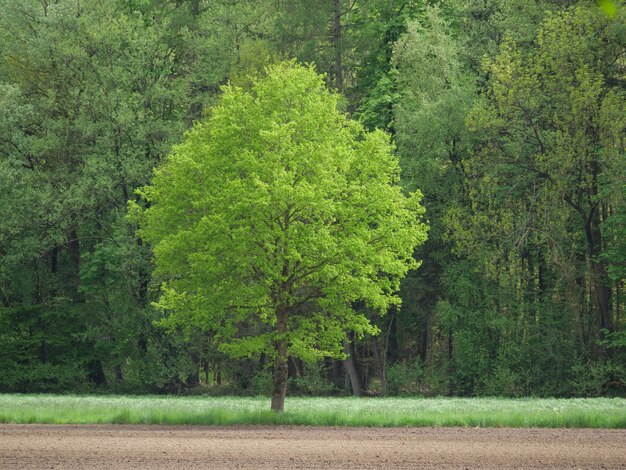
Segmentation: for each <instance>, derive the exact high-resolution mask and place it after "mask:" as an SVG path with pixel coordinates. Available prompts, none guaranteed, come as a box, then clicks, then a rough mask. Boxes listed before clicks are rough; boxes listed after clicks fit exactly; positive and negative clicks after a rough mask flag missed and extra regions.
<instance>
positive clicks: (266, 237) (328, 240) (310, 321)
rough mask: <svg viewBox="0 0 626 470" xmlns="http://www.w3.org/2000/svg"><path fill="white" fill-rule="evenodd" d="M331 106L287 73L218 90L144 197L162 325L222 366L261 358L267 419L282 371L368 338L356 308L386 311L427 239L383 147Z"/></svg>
mask: <svg viewBox="0 0 626 470" xmlns="http://www.w3.org/2000/svg"><path fill="white" fill-rule="evenodd" d="M338 98H339V97H338V95H336V94H333V93H331V92H329V91H328V90H327V89H326V88H325V86H324V82H323V77H322V76H320V75H318V74H317V73H316V72H315V71H314V70H313V69H312V68H307V67H303V66H300V65H296V64H295V63H293V62H288V63H282V64H279V65H276V66H273V67H270V68H268V70H267V75H266V76H265V77H264V78H260V79H258V80H257V81H256V82H255V83H254V84H253V86H252V88H251V89H250V90H249V91H244V90H242V89H240V88H235V87H230V86H229V87H226V88H225V89H224V95H223V97H222V98H221V100H220V102H219V104H218V105H217V106H215V107H214V108H213V109H212V110H211V114H210V118H209V120H208V121H207V122H204V123H199V124H197V125H196V126H195V127H194V129H193V130H192V131H190V132H189V133H188V134H187V136H186V139H185V141H184V143H183V144H181V145H180V146H178V147H177V148H176V149H175V151H174V153H173V154H172V155H171V156H170V157H169V158H168V159H167V161H166V162H165V163H164V164H163V165H161V166H160V167H159V169H158V170H157V172H156V174H155V177H154V180H153V183H152V185H151V186H148V187H146V188H145V189H144V190H143V194H144V196H145V197H146V199H147V200H148V201H149V202H150V205H149V207H148V208H147V209H146V210H145V211H143V213H142V214H141V221H142V229H141V231H140V233H141V236H142V237H143V238H144V239H145V240H146V241H147V242H149V243H150V244H151V245H152V246H153V248H154V253H155V257H156V263H157V271H156V274H157V275H158V276H160V277H161V278H162V279H163V280H164V282H165V284H164V288H163V294H162V296H161V299H160V302H159V304H160V306H161V308H163V309H164V310H166V311H168V312H169V313H170V316H169V322H170V323H171V324H185V325H193V326H201V327H207V326H210V327H211V328H212V329H213V330H214V331H215V334H216V339H217V340H218V341H219V342H220V348H221V349H222V350H223V351H225V352H227V353H229V354H230V355H232V356H236V357H245V356H250V355H253V354H257V353H265V354H266V355H268V356H270V357H273V358H274V361H275V362H274V385H273V391H272V409H273V410H275V411H280V410H282V409H283V407H284V399H285V392H286V384H287V360H288V357H289V356H293V357H297V358H301V359H304V360H314V359H319V358H322V357H325V356H334V357H341V355H342V342H343V341H344V340H345V339H346V331H351V332H355V333H356V334H357V335H362V334H363V333H366V332H369V333H375V328H374V327H373V326H372V325H371V324H370V323H369V321H368V319H367V317H366V316H365V315H364V314H363V313H362V312H360V311H359V310H358V309H356V308H355V306H356V305H362V306H365V307H367V308H369V309H373V310H376V311H379V312H381V313H384V312H385V311H387V309H388V308H389V307H390V306H391V305H394V304H398V303H399V302H400V299H399V297H398V296H397V295H396V293H397V290H398V287H399V281H400V279H401V278H402V277H403V276H404V275H405V274H406V273H407V271H408V270H409V269H411V268H415V267H417V262H416V261H415V260H414V258H413V253H414V250H415V248H416V247H417V246H419V245H420V244H421V243H423V242H424V240H425V238H426V226H425V225H424V223H423V222H421V216H422V213H423V209H422V208H421V206H420V204H419V201H420V197H421V194H420V193H419V191H416V192H414V193H412V194H410V195H406V194H404V193H403V191H402V190H401V188H400V187H399V186H398V184H397V183H398V179H399V165H398V161H397V158H396V157H395V156H394V155H393V152H392V146H391V144H390V142H389V137H388V135H386V134H385V133H383V132H381V131H376V132H371V133H368V132H366V131H365V130H364V129H363V128H362V126H361V125H360V124H358V123H356V122H352V121H350V120H348V119H347V118H346V117H345V116H344V115H343V114H341V113H340V112H338V110H337V101H338Z"/></svg>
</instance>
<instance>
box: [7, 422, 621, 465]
mask: <svg viewBox="0 0 626 470" xmlns="http://www.w3.org/2000/svg"><path fill="white" fill-rule="evenodd" d="M503 467H504V468H623V469H626V430H605V429H602V430H592V429H493V428H492V429H472V428H402V429H398V428H393V429H388V428H387V429H381V428H314V427H252V426H235V427H191V426H178V427H171V426H67V425H66V426H56V425H0V468H2V469H33V468H37V469H41V468H57V469H58V468H107V469H111V468H141V469H148V468H182V469H195V468H225V469H234V468H248V469H269V468H271V469H276V468H281V469H282V468H307V469H312V468H316V469H328V468H342V469H356V468H359V469H372V468H384V469H396V468H405V469H409V468H410V469H415V468H461V469H464V468H503Z"/></svg>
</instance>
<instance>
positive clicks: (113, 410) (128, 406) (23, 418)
mask: <svg viewBox="0 0 626 470" xmlns="http://www.w3.org/2000/svg"><path fill="white" fill-rule="evenodd" d="M0 422H2V423H46V424H169V425H183V424H191V425H236V424H241V425H243V424H254V425H309V426H369V427H391V426H469V427H517V428H526V427H542V428H616V429H617V428H626V399H622V398H585V399H532V398H523V399H504V398H301V397H294V398H289V399H288V400H287V403H286V406H285V412H284V413H280V414H276V413H272V412H270V411H269V399H268V398H265V397H254V398H241V397H220V398H214V397H211V398H208V397H173V396H79V395H17V394H14V395H9V394H4V395H2V394H0Z"/></svg>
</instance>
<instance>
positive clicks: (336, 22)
mask: <svg viewBox="0 0 626 470" xmlns="http://www.w3.org/2000/svg"><path fill="white" fill-rule="evenodd" d="M333 10H334V13H335V17H334V19H333V31H332V41H333V47H334V49H335V84H336V85H337V91H338V92H339V93H341V92H342V91H343V64H342V60H341V59H342V58H341V0H333Z"/></svg>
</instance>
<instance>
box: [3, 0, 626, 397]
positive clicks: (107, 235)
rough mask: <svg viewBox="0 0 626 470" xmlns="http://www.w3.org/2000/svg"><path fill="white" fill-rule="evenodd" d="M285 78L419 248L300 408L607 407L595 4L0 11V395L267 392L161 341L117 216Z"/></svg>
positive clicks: (130, 241) (130, 1)
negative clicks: (205, 131) (374, 182)
mask: <svg viewBox="0 0 626 470" xmlns="http://www.w3.org/2000/svg"><path fill="white" fill-rule="evenodd" d="M288 58H296V59H297V60H299V61H301V62H303V63H313V64H315V65H316V67H317V70H318V71H319V72H323V73H326V80H327V83H328V86H329V87H331V88H334V89H336V90H337V91H339V92H340V93H342V95H343V97H344V98H343V102H342V106H343V107H344V110H345V112H347V113H349V114H351V115H352V117H354V118H358V119H360V120H361V121H362V122H363V123H364V125H365V126H366V127H367V128H369V129H374V128H382V129H385V130H387V131H388V132H389V133H391V135H392V136H393V138H394V140H395V142H396V147H397V149H396V151H397V153H398V155H399V157H400V160H401V162H402V165H403V184H404V185H405V186H406V188H407V189H410V190H413V189H415V188H419V189H421V191H422V192H423V193H424V200H423V204H424V205H425V207H426V210H427V218H428V221H429V225H430V232H429V240H428V241H427V242H426V244H425V245H424V246H423V247H422V248H421V249H420V251H419V253H416V257H417V258H418V259H421V260H422V266H421V267H420V268H419V269H418V270H417V271H415V272H412V273H411V275H410V276H409V277H408V278H407V279H406V280H405V282H404V283H403V287H402V291H401V295H402V299H403V304H402V307H401V308H399V309H394V310H392V311H390V312H388V314H387V315H386V316H383V317H379V316H377V315H373V314H372V318H371V321H372V322H373V323H374V324H376V325H377V326H378V327H379V328H380V330H381V332H380V334H379V335H377V336H373V337H365V338H353V341H352V342H351V343H346V344H345V352H346V353H347V355H348V358H347V359H346V360H345V361H337V360H331V359H328V360H326V361H324V362H323V363H319V364H304V363H302V362H300V361H296V360H292V361H290V371H289V374H290V377H291V384H290V386H291V387H293V390H294V391H295V392H300V393H310V394H321V393H354V394H361V393H372V394H376V393H386V394H397V393H415V394H429V395H442V394H443V395H445V394H450V395H507V396H519V395H542V396H549V395H554V396H574V395H605V394H624V393H626V319H625V318H624V313H625V308H624V302H625V296H624V280H625V279H626V202H625V198H626V158H625V148H626V13H625V7H624V6H623V4H622V3H621V2H618V1H614V2H610V1H603V2H599V3H597V2H596V1H592V0H581V1H578V2H575V1H563V0H530V1H529V0H428V1H427V0H418V1H410V0H257V1H254V2H251V1H247V0H111V1H99V0H56V1H55V0H22V1H19V2H14V1H11V0H0V391H4V392H7V391H18V392H39V391H77V392H78V391H113V392H136V393H147V392H150V393H163V392H167V393H182V392H189V391H193V390H200V391H206V392H211V391H212V392H215V393H266V392H268V391H269V386H270V383H271V376H270V372H269V370H268V369H267V366H268V365H269V362H270V361H268V360H267V359H266V358H265V357H262V356H261V357H252V358H250V359H246V360H243V361H241V360H238V361H233V360H230V359H228V358H227V357H225V356H224V355H223V354H221V353H219V352H218V346H219V345H218V344H216V341H215V338H214V337H213V335H212V334H211V331H210V330H207V331H200V330H186V331H172V330H171V329H167V328H165V327H164V326H163V325H162V323H160V319H161V316H162V313H161V312H159V311H157V310H156V309H155V308H154V307H153V306H152V302H153V301H154V300H156V299H157V298H158V296H159V289H160V285H159V282H158V281H157V280H155V279H153V278H152V276H151V272H152V269H153V265H152V264H151V253H150V246H146V245H145V244H143V243H142V241H141V239H140V238H138V236H137V234H136V229H137V227H135V226H134V225H133V223H132V222H131V221H130V219H129V218H128V217H127V203H128V201H129V200H135V201H137V202H138V203H139V204H143V201H141V198H140V196H139V195H137V194H136V193H135V190H136V189H137V188H139V187H141V186H144V185H146V184H148V183H149V182H150V180H151V176H152V170H153V168H154V167H155V166H156V165H157V164H158V163H159V162H160V161H162V159H163V158H164V156H165V155H167V154H168V152H169V151H170V149H171V148H172V145H174V144H176V143H177V142H179V141H180V139H181V138H182V136H183V134H184V132H185V131H186V130H187V129H189V128H190V127H191V125H192V123H193V122H194V121H197V120H200V119H202V118H203V117H204V116H205V115H206V112H207V110H209V109H210V106H211V104H212V103H215V101H216V98H217V97H218V96H219V94H220V87H221V86H222V85H224V84H226V83H227V82H229V81H230V82H231V83H233V84H235V85H237V86H241V87H247V86H249V85H250V82H251V78H250V77H251V76H253V75H254V74H258V73H263V69H264V66H266V65H267V64H270V63H273V62H278V61H281V60H284V59H288ZM210 190H211V188H207V191H210ZM242 197H245V195H242Z"/></svg>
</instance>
